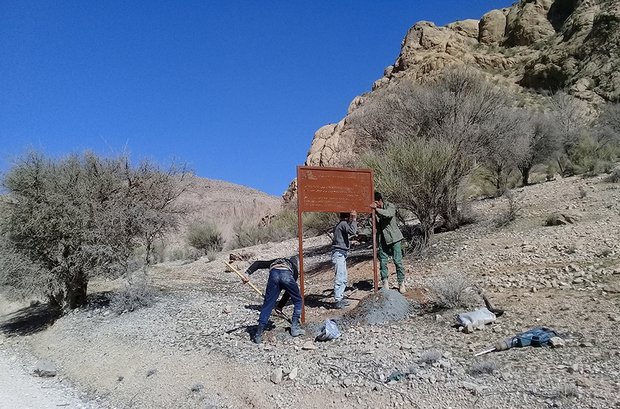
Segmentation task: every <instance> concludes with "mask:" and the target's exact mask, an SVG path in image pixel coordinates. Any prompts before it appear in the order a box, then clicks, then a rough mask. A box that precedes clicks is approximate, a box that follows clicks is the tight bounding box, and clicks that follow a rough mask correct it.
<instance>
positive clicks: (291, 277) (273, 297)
mask: <svg viewBox="0 0 620 409" xmlns="http://www.w3.org/2000/svg"><path fill="white" fill-rule="evenodd" d="M266 268H268V269H269V279H268V281H267V287H266V288H265V299H264V300H263V306H262V308H261V310H260V315H259V318H258V328H257V330H256V334H255V335H254V342H255V343H257V344H260V343H261V340H262V336H263V332H264V331H265V328H266V327H267V322H268V321H269V316H270V315H271V312H272V311H273V308H274V307H275V305H276V301H277V300H278V296H279V295H280V292H281V291H282V290H284V291H285V295H284V296H283V297H282V300H281V302H280V305H279V306H278V307H279V308H280V309H281V307H283V306H284V304H286V301H287V299H286V298H285V297H286V295H288V296H289V297H290V298H291V300H292V301H293V320H292V323H291V335H292V336H294V337H298V336H300V335H304V334H305V331H304V330H303V329H302V328H301V323H300V318H301V292H300V291H299V286H298V285H297V277H298V276H299V257H298V256H293V257H289V258H277V259H273V260H260V261H255V262H254V263H252V265H250V267H248V269H247V270H246V271H245V273H246V274H247V275H251V274H252V273H254V272H255V271H256V270H260V269H266ZM244 282H246V283H247V282H248V280H247V279H246V280H244ZM282 301H284V303H282Z"/></svg>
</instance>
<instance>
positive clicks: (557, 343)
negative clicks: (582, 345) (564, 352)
mask: <svg viewBox="0 0 620 409" xmlns="http://www.w3.org/2000/svg"><path fill="white" fill-rule="evenodd" d="M549 343H550V344H551V347H553V348H562V347H564V346H566V343H565V342H564V340H563V339H562V338H560V337H552V338H551V339H550V340H549Z"/></svg>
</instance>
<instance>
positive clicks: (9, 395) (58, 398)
mask: <svg viewBox="0 0 620 409" xmlns="http://www.w3.org/2000/svg"><path fill="white" fill-rule="evenodd" d="M63 407H64V408H76V409H96V408H98V406H95V405H93V404H92V403H88V402H84V401H83V400H82V399H80V397H79V396H78V394H77V392H76V391H75V390H73V389H72V388H71V387H69V386H68V385H65V384H63V383H62V381H61V380H59V379H55V378H38V377H34V376H32V375H31V374H30V373H29V371H28V369H27V367H26V366H25V365H24V364H23V363H22V362H21V360H20V359H18V358H17V357H16V356H15V355H12V354H11V353H10V352H9V351H7V350H4V349H0V408H1V409H5V408H6V409H9V408H10V409H29V408H33V409H34V408H36V409H52V408H53V409H58V408H63Z"/></svg>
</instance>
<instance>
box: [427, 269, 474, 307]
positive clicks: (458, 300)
mask: <svg viewBox="0 0 620 409" xmlns="http://www.w3.org/2000/svg"><path fill="white" fill-rule="evenodd" d="M428 287H429V288H430V289H431V291H432V292H433V293H434V294H435V296H436V300H435V305H436V306H437V307H439V308H442V309H452V308H469V307H471V306H472V305H475V304H476V303H477V302H478V296H477V292H476V291H475V290H474V287H475V286H474V284H473V282H472V281H471V279H470V278H469V277H467V276H466V275H465V274H464V273H460V272H454V271H453V272H447V273H443V274H442V275H441V276H440V277H438V278H435V279H434V280H432V281H431V282H430V284H429V286H428Z"/></svg>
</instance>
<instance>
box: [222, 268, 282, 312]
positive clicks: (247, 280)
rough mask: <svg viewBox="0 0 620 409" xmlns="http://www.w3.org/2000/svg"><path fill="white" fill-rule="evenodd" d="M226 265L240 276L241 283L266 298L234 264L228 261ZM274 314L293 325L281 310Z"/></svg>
mask: <svg viewBox="0 0 620 409" xmlns="http://www.w3.org/2000/svg"><path fill="white" fill-rule="evenodd" d="M224 263H226V265H227V266H228V267H230V269H231V270H232V271H234V272H235V273H237V275H238V276H239V278H240V279H241V281H243V283H244V284H249V285H250V287H252V288H253V289H254V291H256V292H257V293H258V294H259V295H260V296H261V297H262V298H265V294H263V292H262V291H261V290H260V289H259V288H258V287H257V286H255V285H254V283H253V282H251V281H250V279H249V278H247V277H245V276H244V275H243V274H241V273H240V272H239V270H237V269H236V268H235V266H233V265H232V264H230V263H229V262H228V261H225V262H224ZM274 312H275V313H276V315H278V316H279V317H280V318H284V319H285V320H286V321H288V322H291V323H292V321H291V319H290V318H289V317H288V315H286V314H285V313H284V312H283V311H280V310H274Z"/></svg>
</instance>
